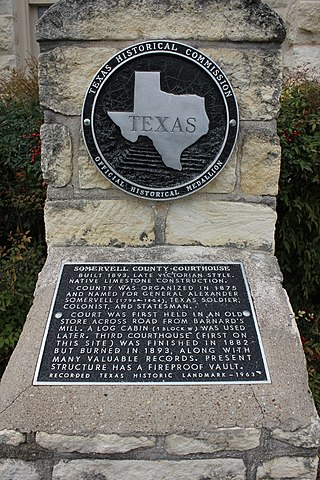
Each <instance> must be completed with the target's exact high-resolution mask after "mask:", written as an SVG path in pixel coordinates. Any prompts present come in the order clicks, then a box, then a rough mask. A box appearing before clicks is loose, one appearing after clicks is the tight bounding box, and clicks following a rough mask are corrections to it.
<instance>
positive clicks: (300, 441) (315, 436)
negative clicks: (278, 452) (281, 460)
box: [272, 418, 320, 448]
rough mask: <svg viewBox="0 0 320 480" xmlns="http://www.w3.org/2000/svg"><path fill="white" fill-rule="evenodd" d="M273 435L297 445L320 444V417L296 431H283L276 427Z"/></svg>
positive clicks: (306, 446)
mask: <svg viewBox="0 0 320 480" xmlns="http://www.w3.org/2000/svg"><path fill="white" fill-rule="evenodd" d="M272 437H273V438H275V439H276V440H281V441H282V442H285V443H288V444H290V445H294V446H295V447H305V448H310V447H315V446H320V419H319V418H318V419H316V420H314V421H312V422H311V423H310V424H309V425H308V426H306V427H305V428H298V429H296V430H294V431H283V430H281V429H279V428H276V429H275V430H274V431H273V432H272Z"/></svg>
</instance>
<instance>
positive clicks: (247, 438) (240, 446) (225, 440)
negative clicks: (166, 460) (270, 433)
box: [164, 427, 261, 455]
mask: <svg viewBox="0 0 320 480" xmlns="http://www.w3.org/2000/svg"><path fill="white" fill-rule="evenodd" d="M260 433H261V432H260V430H259V429H257V428H248V429H243V428H238V427H234V428H220V429H217V430H214V431H212V432H208V433H203V434H198V435H196V436H189V437H187V436H185V435H169V436H168V437H167V438H166V441H165V444H164V448H165V449H166V451H167V452H168V453H170V454H172V455H189V454H191V453H213V452H217V451H219V450H240V451H244V450H250V449H251V448H256V447H258V446H259V442H260Z"/></svg>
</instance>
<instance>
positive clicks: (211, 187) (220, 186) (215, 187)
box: [201, 147, 238, 193]
mask: <svg viewBox="0 0 320 480" xmlns="http://www.w3.org/2000/svg"><path fill="white" fill-rule="evenodd" d="M237 150H238V149H237V147H236V148H235V150H234V152H233V154H232V155H231V158H230V159H229V160H228V163H227V164H226V166H225V167H224V168H223V170H222V171H221V172H220V173H219V174H218V175H217V176H216V177H215V178H214V179H213V180H212V181H211V182H209V183H208V185H206V186H205V187H204V188H203V189H202V190H201V191H202V192H204V193H231V192H233V190H234V187H235V185H236V180H237V176H236V165H237Z"/></svg>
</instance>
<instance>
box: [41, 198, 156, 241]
mask: <svg viewBox="0 0 320 480" xmlns="http://www.w3.org/2000/svg"><path fill="white" fill-rule="evenodd" d="M45 220H46V234H47V242H48V244H49V245H115V246H124V245H137V246H143V245H145V246H146V245H150V244H152V243H153V241H154V212H153V209H152V206H151V204H149V203H148V204H147V203H143V202H142V201H134V200H100V201H98V200H91V201H89V200H88V201H85V200H78V201H52V202H47V204H46V208H45Z"/></svg>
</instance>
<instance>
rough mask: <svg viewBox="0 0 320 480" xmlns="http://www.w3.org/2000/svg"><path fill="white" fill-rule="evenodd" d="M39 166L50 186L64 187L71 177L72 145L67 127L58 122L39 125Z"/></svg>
mask: <svg viewBox="0 0 320 480" xmlns="http://www.w3.org/2000/svg"><path fill="white" fill-rule="evenodd" d="M41 168H42V172H43V178H44V179H45V181H46V182H47V184H48V185H51V186H52V187H56V188H59V187H65V186H66V185H67V184H68V183H69V182H70V181H71V178H72V145H71V137H70V133H69V130H68V128H67V127H66V126H65V125H59V124H44V125H43V126H42V127H41Z"/></svg>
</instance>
